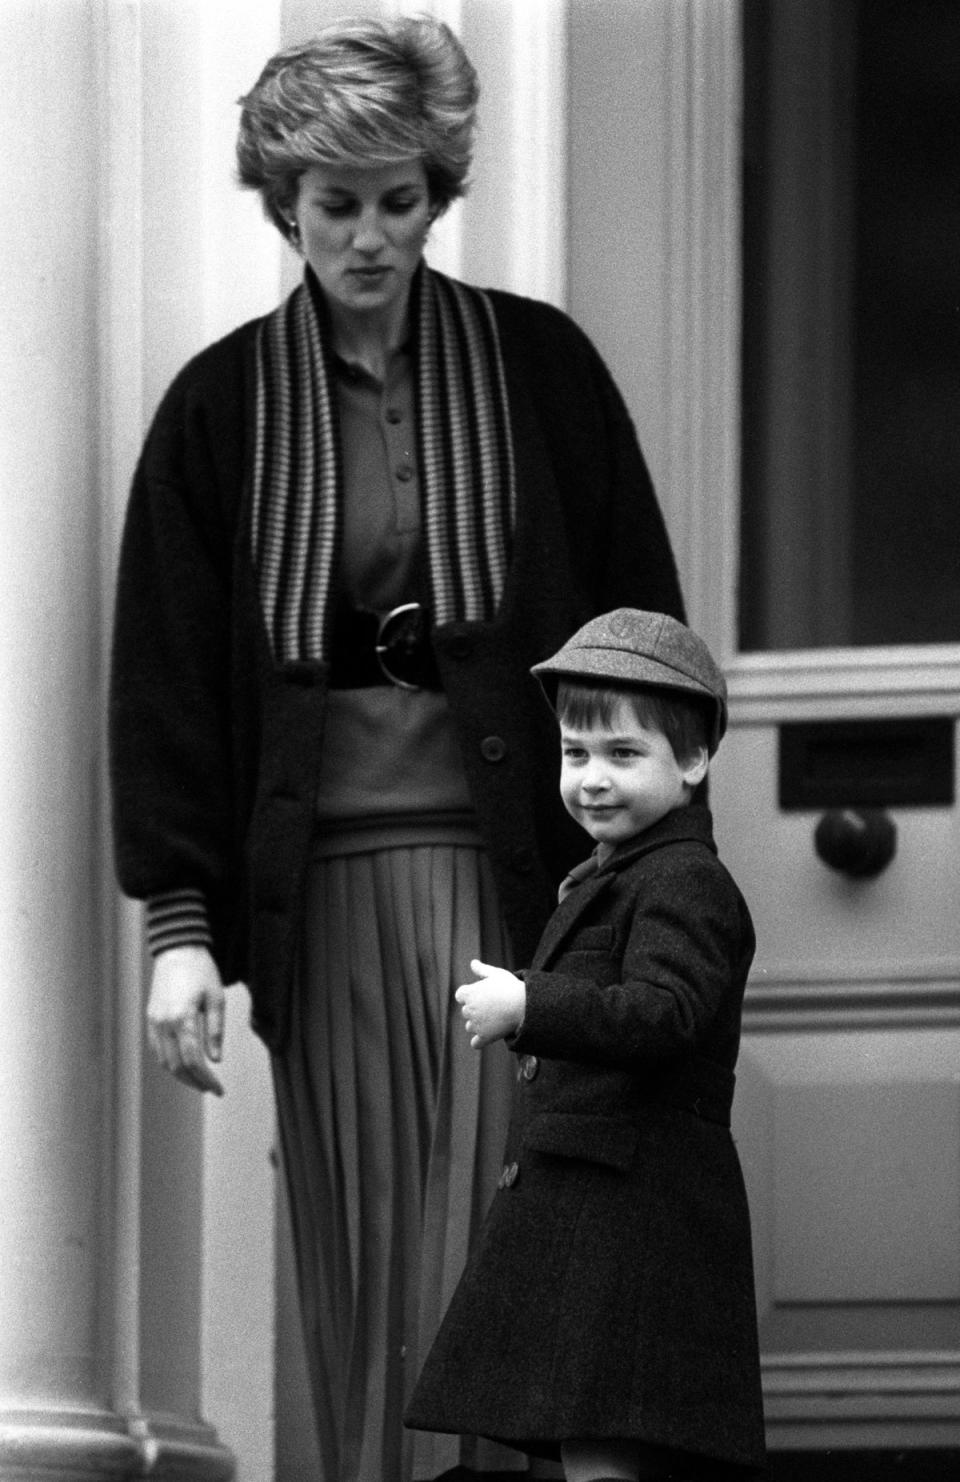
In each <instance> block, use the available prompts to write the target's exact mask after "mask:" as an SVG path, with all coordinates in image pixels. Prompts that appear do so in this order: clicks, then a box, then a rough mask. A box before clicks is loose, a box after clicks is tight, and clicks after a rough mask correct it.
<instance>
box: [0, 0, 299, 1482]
mask: <svg viewBox="0 0 960 1482" xmlns="http://www.w3.org/2000/svg"><path fill="white" fill-rule="evenodd" d="M278 11H279V5H277V6H275V7H274V6H272V5H270V4H268V3H264V0H256V3H254V0H248V3H246V4H243V3H238V0H233V3H231V4H227V3H226V0H223V3H220V0H214V3H209V0H208V3H201V0H194V3H186V0H178V3H177V4H172V3H168V0H142V3H136V0H61V3H57V4H50V3H49V0H34V3H27V0H6V3H4V4H3V5H2V6H0V121H2V126H3V133H4V137H5V139H6V140H7V147H6V148H5V149H4V150H3V152H2V156H0V184H2V188H3V196H4V200H5V201H6V202H7V208H6V209H5V210H4V212H3V213H2V217H0V259H2V261H3V264H4V273H3V276H2V278H0V319H2V323H3V325H4V333H3V335H2V336H0V490H2V494H0V624H2V638H3V642H2V644H0V728H2V734H0V753H2V756H3V766H2V767H0V827H2V831H3V838H4V849H3V855H2V860H0V941H2V943H3V947H4V959H3V971H2V974H0V1006H2V1019H0V1023H2V1033H0V1121H2V1126H3V1135H2V1137H0V1476H3V1477H11V1478H16V1479H17V1482H29V1479H32V1478H34V1477H36V1478H38V1479H39V1478H41V1477H42V1478H43V1479H45V1482H68V1479H71V1482H73V1479H76V1478H77V1477H80V1476H82V1477H84V1478H85V1479H88V1482H100V1479H107V1478H121V1477H123V1478H126V1477H130V1476H133V1475H146V1474H147V1473H151V1474H152V1473H157V1474H160V1473H162V1475H164V1476H165V1477H169V1478H171V1479H176V1478H186V1477H190V1478H191V1479H192V1482H225V1479H227V1478H229V1477H231V1476H232V1475H233V1474H234V1464H233V1459H232V1457H231V1455H230V1451H229V1449H228V1444H226V1443H229V1442H231V1441H232V1440H233V1435H232V1434H231V1432H232V1431H235V1432H236V1435H237V1437H238V1439H239V1443H240V1444H239V1446H238V1448H237V1449H238V1451H239V1452H240V1453H241V1455H242V1457H243V1459H244V1460H245V1461H246V1462H247V1463H249V1465H248V1466H247V1470H246V1472H245V1473H244V1471H243V1467H242V1466H241V1468H240V1472H239V1475H245V1476H246V1477H248V1478H250V1479H251V1482H253V1479H254V1478H255V1479H256V1482H263V1479H264V1478H267V1477H269V1475H270V1473H271V1467H270V1464H269V1456H268V1453H267V1452H266V1451H265V1450H264V1444H263V1442H262V1440H260V1438H259V1436H255V1435H254V1432H255V1430H256V1429H257V1428H258V1422H259V1421H260V1420H262V1421H263V1428H264V1430H265V1431H266V1430H267V1429H268V1424H267V1423H268V1421H269V1412H270V1406H271V1393H270V1390H271V1385H270V1369H271V1355H270V1347H271V1343H272V1322H271V1318H270V1311H271V1293H272V1255H271V1252H272V1202H271V1192H272V1191H271V1179H270V1175H269V1169H268V1164H267V1156H266V1155H267V1152H268V1148H269V1141H270V1136H271V1132H272V1119H271V1116H270V1112H269V1102H268V1100H266V1099H265V1097H264V1095H263V1088H264V1086H265V1084H266V1078H265V1074H264V1069H265V1067H264V1064H263V1060H264V1057H263V1056H262V1054H261V1055H260V1057H259V1059H257V1057H256V1051H255V1047H254V1048H253V1049H250V1048H248V1049H247V1051H246V1052H245V1053H243V1052H241V1053H240V1054H238V1056H237V1061H238V1062H240V1064H241V1065H242V1068H243V1072H244V1084H243V1086H242V1087H241V1088H240V1089H239V1091H238V1094H237V1096H236V1098H235V1102H237V1103H239V1106H236V1107H235V1110H236V1112H237V1113H238V1120H237V1125H238V1126H239V1127H241V1128H244V1129H245V1131H246V1135H247V1136H248V1137H249V1139H250V1141H251V1142H252V1144H253V1146H254V1148H255V1149H256V1150H257V1152H258V1155H259V1159H260V1163H261V1165H262V1169H261V1170H260V1171H258V1169H257V1166H256V1159H254V1161H253V1164H252V1165H251V1176H249V1177H247V1178H245V1179H244V1176H243V1172H242V1170H241V1166H240V1165H241V1163H242V1164H243V1165H244V1166H245V1165H246V1159H245V1158H241V1156H240V1154H239V1152H238V1150H237V1148H236V1146H235V1143H236V1133H231V1134H230V1135H229V1136H227V1135H225V1134H224V1133H223V1132H222V1130H221V1128H220V1127H219V1126H218V1125H217V1124H216V1123H214V1122H213V1121H212V1120H209V1119H208V1120H206V1121H205V1118H204V1111H203V1107H202V1105H201V1103H200V1101H199V1099H197V1098H192V1097H191V1096H190V1095H189V1093H187V1092H185V1091H184V1090H183V1089H182V1088H180V1087H178V1086H175V1085H174V1084H172V1083H168V1082H166V1081H165V1080H164V1079H162V1078H161V1077H160V1076H159V1074H158V1073H155V1072H154V1071H153V1069H152V1067H147V1066H145V1065H144V1063H143V1052H142V1046H143V1032H142V1023H141V1019H142V1010H141V995H142V985H143V976H144V974H143V965H142V948H141V932H140V920H139V912H138V911H137V910H136V909H135V908H133V907H130V906H129V905H127V904H123V903H120V902H118V899H117V895H116V891H115V888H114V886H113V882H112V869H111V864H110V859H109V840H108V834H109V830H108V819H107V805H106V797H105V763H104V725H103V722H104V709H105V686H106V651H107V640H108V633H109V618H110V608H111V605H112V584H113V572H114V566H115V559H116V547H117V540H118V532H119V524H120V519H121V515H122V508H123V505H124V502H125V498H126V489H127V487H128V484H129V479H130V475H131V472H132V468H133V462H134V459H135V457H136V453H137V450H138V447H139V444H140V440H141V438H142V435H143V431H144V427H145V422H146V419H147V418H148V417H149V415H150V414H151V412H152V410H153V406H154V405H155V402H156V399H157V397H158V395H159V393H160V390H161V389H162V387H163V386H164V385H165V384H166V382H167V381H168V380H169V377H170V375H171V374H172V373H173V371H174V370H175V369H176V368H177V367H178V366H179V364H180V363H181V362H182V360H183V359H184V358H185V357H186V355H187V354H189V353H191V352H192V351H193V350H195V349H197V348H199V346H200V345H201V344H202V343H204V342H205V341H206V340H208V339H210V338H212V337H213V336H214V335H215V334H217V333H220V332H222V331H223V330H225V329H227V328H228V327H230V326H231V325H232V324H234V323H237V322H239V321H240V320H241V319H242V318H244V317H248V316H249V315H250V314H252V313H255V312H258V311H259V310H261V309H262V308H263V307H266V306H267V303H268V302H269V303H272V302H274V301H275V299H276V284H277V280H278V271H277V262H278V251H277V247H276V246H275V245H274V244H273V242H272V240H271V234H270V232H269V231H267V230H266V229H265V228H262V227H261V225H260V222H259V219H258V211H259V208H258V206H257V205H256V203H255V202H254V201H252V200H249V199H248V200H246V201H243V202H242V204H241V202H240V197H239V192H237V191H236V190H235V187H234V185H233V181H232V161H231V155H230V148H229V145H227V146H226V147H224V137H225V136H226V135H227V134H229V133H230V132H231V131H232V128H233V126H234V121H235V108H234V100H235V98H236V96H237V94H238V93H239V92H240V91H241V89H242V88H243V87H246V86H248V85H249V83H250V82H251V81H252V80H253V76H254V75H255V72H256V68H257V67H258V66H259V64H260V62H261V61H262V60H263V57H264V56H265V55H266V54H267V53H268V52H269V51H270V50H272V49H273V47H274V45H275V41H276V33H277V30H278V21H277V15H278ZM271 17H272V25H271ZM38 55H39V56H42V58H43V66H42V67H41V68H39V69H38V68H37V67H35V66H33V65H30V59H31V58H35V57H37V56H38ZM238 265H239V270H238ZM238 1009H239V1010H240V1011H241V1014H242V999H240V1000H237V999H235V1001H234V1005H233V1017H234V1018H236V1017H237V1010H238ZM231 1137H232V1138H233V1144H234V1145H232V1146H228V1148H227V1152H228V1154H229V1156H223V1157H218V1154H219V1153H220V1152H221V1151H222V1148H223V1145H224V1144H228V1145H229V1144H230V1140H231ZM211 1157H213V1158H214V1159H215V1160H216V1162H217V1168H218V1170H224V1169H227V1170H229V1169H231V1168H232V1169H233V1170H234V1174H235V1176H234V1180H233V1182H230V1181H229V1179H227V1178H224V1177H217V1176H214V1177H211V1178H210V1179H208V1180H205V1179H204V1177H203V1173H204V1164H205V1159H209V1158H211ZM230 1158H232V1160H233V1161H232V1163H231V1162H230ZM251 1195H252V1196H253V1197H251ZM211 1228H212V1229H214V1230H215V1231H216V1232H217V1234H218V1236H220V1237H222V1232H224V1231H226V1230H230V1231H231V1232H232V1235H233V1239H234V1245H235V1250H238V1251H240V1256H239V1259H238V1258H236V1257H235V1258H234V1259H233V1262H232V1266H233V1272H232V1275H233V1278H234V1280H235V1279H236V1277H237V1275H238V1274H239V1275H240V1278H241V1280H242V1282H243V1289H241V1290H236V1291H234V1290H232V1289H231V1292H230V1295H229V1297H228V1298H225V1297H224V1289H225V1288H226V1287H228V1286H229V1282H228V1280H227V1278H226V1277H225V1274H224V1269H223V1264H222V1263H221V1265H220V1266H216V1263H214V1266H215V1267H216V1269H211V1262H210V1260H209V1259H206V1258H205V1257H206V1253H207V1251H208V1250H209V1247H210V1244H211V1242H210V1241H208V1240H205V1234H206V1232H208V1231H210V1230H211ZM245 1248H246V1249H247V1251H248V1253H247V1254H244V1249H245ZM254 1253H255V1254H256V1256H257V1258H258V1259H259V1260H260V1262H261V1263H262V1268H263V1275H262V1279H261V1280H260V1287H261V1289H262V1292H261V1295H260V1297H259V1305H258V1290H257V1287H256V1280H257V1279H259V1278H253V1277H251V1276H250V1272H251V1271H252V1270H253V1267H254V1261H253V1254H254ZM231 1304H232V1305H231ZM241 1309H242V1314H243V1318H244V1321H241V1320H240V1316H239V1314H240V1313H241ZM261 1309H262V1311H263V1312H264V1313H265V1314H266V1321H265V1323H264V1325H263V1331H261V1330H260V1327H259V1316H260V1312H261ZM251 1324H253V1325H255V1326H256V1331H255V1333H251ZM225 1326H227V1327H229V1328H230V1329H231V1336H232V1358H233V1363H234V1372H235V1369H236V1365H237V1364H239V1363H242V1362H243V1361H244V1360H249V1361H250V1362H249V1368H250V1373H251V1375H252V1377H253V1380H254V1381H255V1382H259V1395H260V1398H259V1411H258V1410H257V1409H256V1407H254V1408H253V1409H252V1410H251V1408H250V1407H249V1406H247V1408H246V1411H245V1414H244V1415H243V1417H242V1418H239V1417H238V1407H237V1406H236V1405H234V1406H233V1407H232V1408H231V1404H230V1402H229V1398H228V1397H226V1395H225V1389H224V1385H222V1384H221V1385H218V1379H219V1375H220V1370H219V1368H218V1367H217V1366H216V1365H215V1364H211V1363H209V1362H208V1352H207V1349H208V1344H209V1340H210V1336H211V1334H213V1333H218V1334H219V1339H220V1342H221V1344H222V1345H223V1344H224V1339H223V1330H224V1327H225ZM229 1378H230V1371H229V1370H228V1372H227V1374H226V1381H225V1382H227V1383H228V1382H229ZM214 1410H216V1411H217V1414H216V1416H215V1419H216V1421H217V1425H218V1427H219V1430H220V1435H222V1436H223V1437H224V1440H221V1439H220V1438H219V1436H218V1433H217V1430H216V1429H215V1428H214V1426H213V1425H212V1424H210V1423H208V1422H207V1421H206V1420H204V1419H201V1418H199V1417H201V1416H203V1415H205V1414H212V1412H213V1411H214ZM241 1420H242V1423H241Z"/></svg>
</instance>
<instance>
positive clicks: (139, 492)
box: [109, 383, 236, 939]
mask: <svg viewBox="0 0 960 1482" xmlns="http://www.w3.org/2000/svg"><path fill="white" fill-rule="evenodd" d="M227 525H228V521H227V518H226V511H225V507H224V502H223V499H222V496H221V489H220V487H219V478H218V470H217V463H216V458H215V456H214V453H213V451H212V440H211V437H210V435H209V430H208V425H207V421H206V419H205V417H204V415H203V412H202V410H201V409H199V408H198V407H196V406H194V407H192V408H191V404H190V398H189V396H188V395H187V393H186V392H185V391H184V390H183V389H181V387H180V386H179V385H178V384H177V383H175V385H174V387H173V388H172V389H171V391H170V392H169V393H168V395H167V397H166V398H165V400H164V402H163V404H162V405H161V408H160V410H159V412H158V414H157V417H156V419H155V422H154V425H153V427H152V429H151V432H150V435H149V437H148V439H147V443H146V446H145V449H144V452H143V455H142V457H141V459H140V463H139V466H138V468H137V471H136V474H135V477H134V481H133V488H132V492H131V497H130V503H129V506H128V510H127V515H126V520H125V525H124V531H123V538H122V544H121V554H120V565H119V575H118V582H117V596H116V612H115V624H114V635H113V653H112V668H111V680H110V701H109V739H110V777H111V786H112V801H113V826H114V839H115V850H116V863H117V873H118V877H119V880H120V884H121V888H122V889H123V890H124V891H125V892H126V893H127V894H129V895H132V896H135V897H138V898H149V897H160V898H161V899H162V898H164V897H166V898H167V900H168V902H169V900H170V899H171V898H172V897H175V896H177V895H178V894H179V895H180V897H181V899H186V900H188V901H192V907H191V909H192V910H194V912H196V911H197V909H198V903H199V910H200V916H199V917H198V918H197V919H198V920H200V921H202V916H203V905H204V903H206V902H209V901H210V900H211V898H213V897H216V896H218V895H220V894H221V893H222V892H223V890H224V888H225V886H226V884H227V882H228V880H229V879H230V877H231V875H232V874H233V873H234V871H235V868H236V866H235V860H234V851H235V845H234V833H235V824H234V798H233V781H232V757H231V750H232V748H231V712H230V629H231V618H230V613H231V599H230V583H231V545H232V542H231V538H230V532H229V529H228V528H227ZM168 922H169V918H168ZM198 930H200V928H199V927H198ZM194 939H196V937H194Z"/></svg>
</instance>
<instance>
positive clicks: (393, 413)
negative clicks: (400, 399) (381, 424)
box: [387, 407, 403, 427]
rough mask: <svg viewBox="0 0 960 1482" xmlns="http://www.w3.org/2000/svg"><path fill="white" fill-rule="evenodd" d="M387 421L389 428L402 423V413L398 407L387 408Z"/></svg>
mask: <svg viewBox="0 0 960 1482" xmlns="http://www.w3.org/2000/svg"><path fill="white" fill-rule="evenodd" d="M387 421H388V422H389V423H390V425H391V427H396V426H397V424H398V423H399V422H402V421H403V413H402V412H401V410H400V408H399V407H387Z"/></svg>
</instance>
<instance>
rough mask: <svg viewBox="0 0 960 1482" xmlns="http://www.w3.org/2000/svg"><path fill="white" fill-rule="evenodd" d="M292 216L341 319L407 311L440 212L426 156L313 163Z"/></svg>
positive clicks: (306, 252) (305, 248)
mask: <svg viewBox="0 0 960 1482" xmlns="http://www.w3.org/2000/svg"><path fill="white" fill-rule="evenodd" d="M292 214H293V218H294V220H295V221H296V223H297V226H298V227H299V229H300V244H301V247H302V250H303V255H304V257H305V258H306V260H307V262H308V263H309V264H310V266H311V267H312V268H313V271H314V272H315V273H316V275H317V278H318V280H319V282H320V286H321V288H322V289H323V291H324V293H325V294H326V296H327V299H328V300H329V303H330V307H331V309H332V311H333V314H334V317H335V318H336V316H337V313H338V311H339V312H340V313H343V312H344V311H346V312H347V313H348V314H361V315H377V314H380V315H382V314H390V315H392V314H394V313H396V312H398V311H399V312H400V313H405V312H406V307H407V298H408V295H409V291H410V280H411V279H412V277H413V275H414V273H415V272H416V269H417V265H418V263H419V262H420V258H421V255H422V253H423V246H424V242H425V241H426V237H427V232H428V230H429V227H430V222H431V219H432V214H433V213H432V209H431V203H430V193H429V190H428V187H427V176H426V171H425V170H424V167H423V163H422V161H421V160H413V161H410V162H408V163H406V164H399V165H382V166H379V165H378V166H373V167H370V168H358V167H355V166H352V165H313V166H312V167H311V168H310V169H309V170H306V171H305V172H304V174H303V175H302V176H301V177H300V188H299V191H298V194H297V199H296V201H295V202H294V207H293V213H292Z"/></svg>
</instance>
